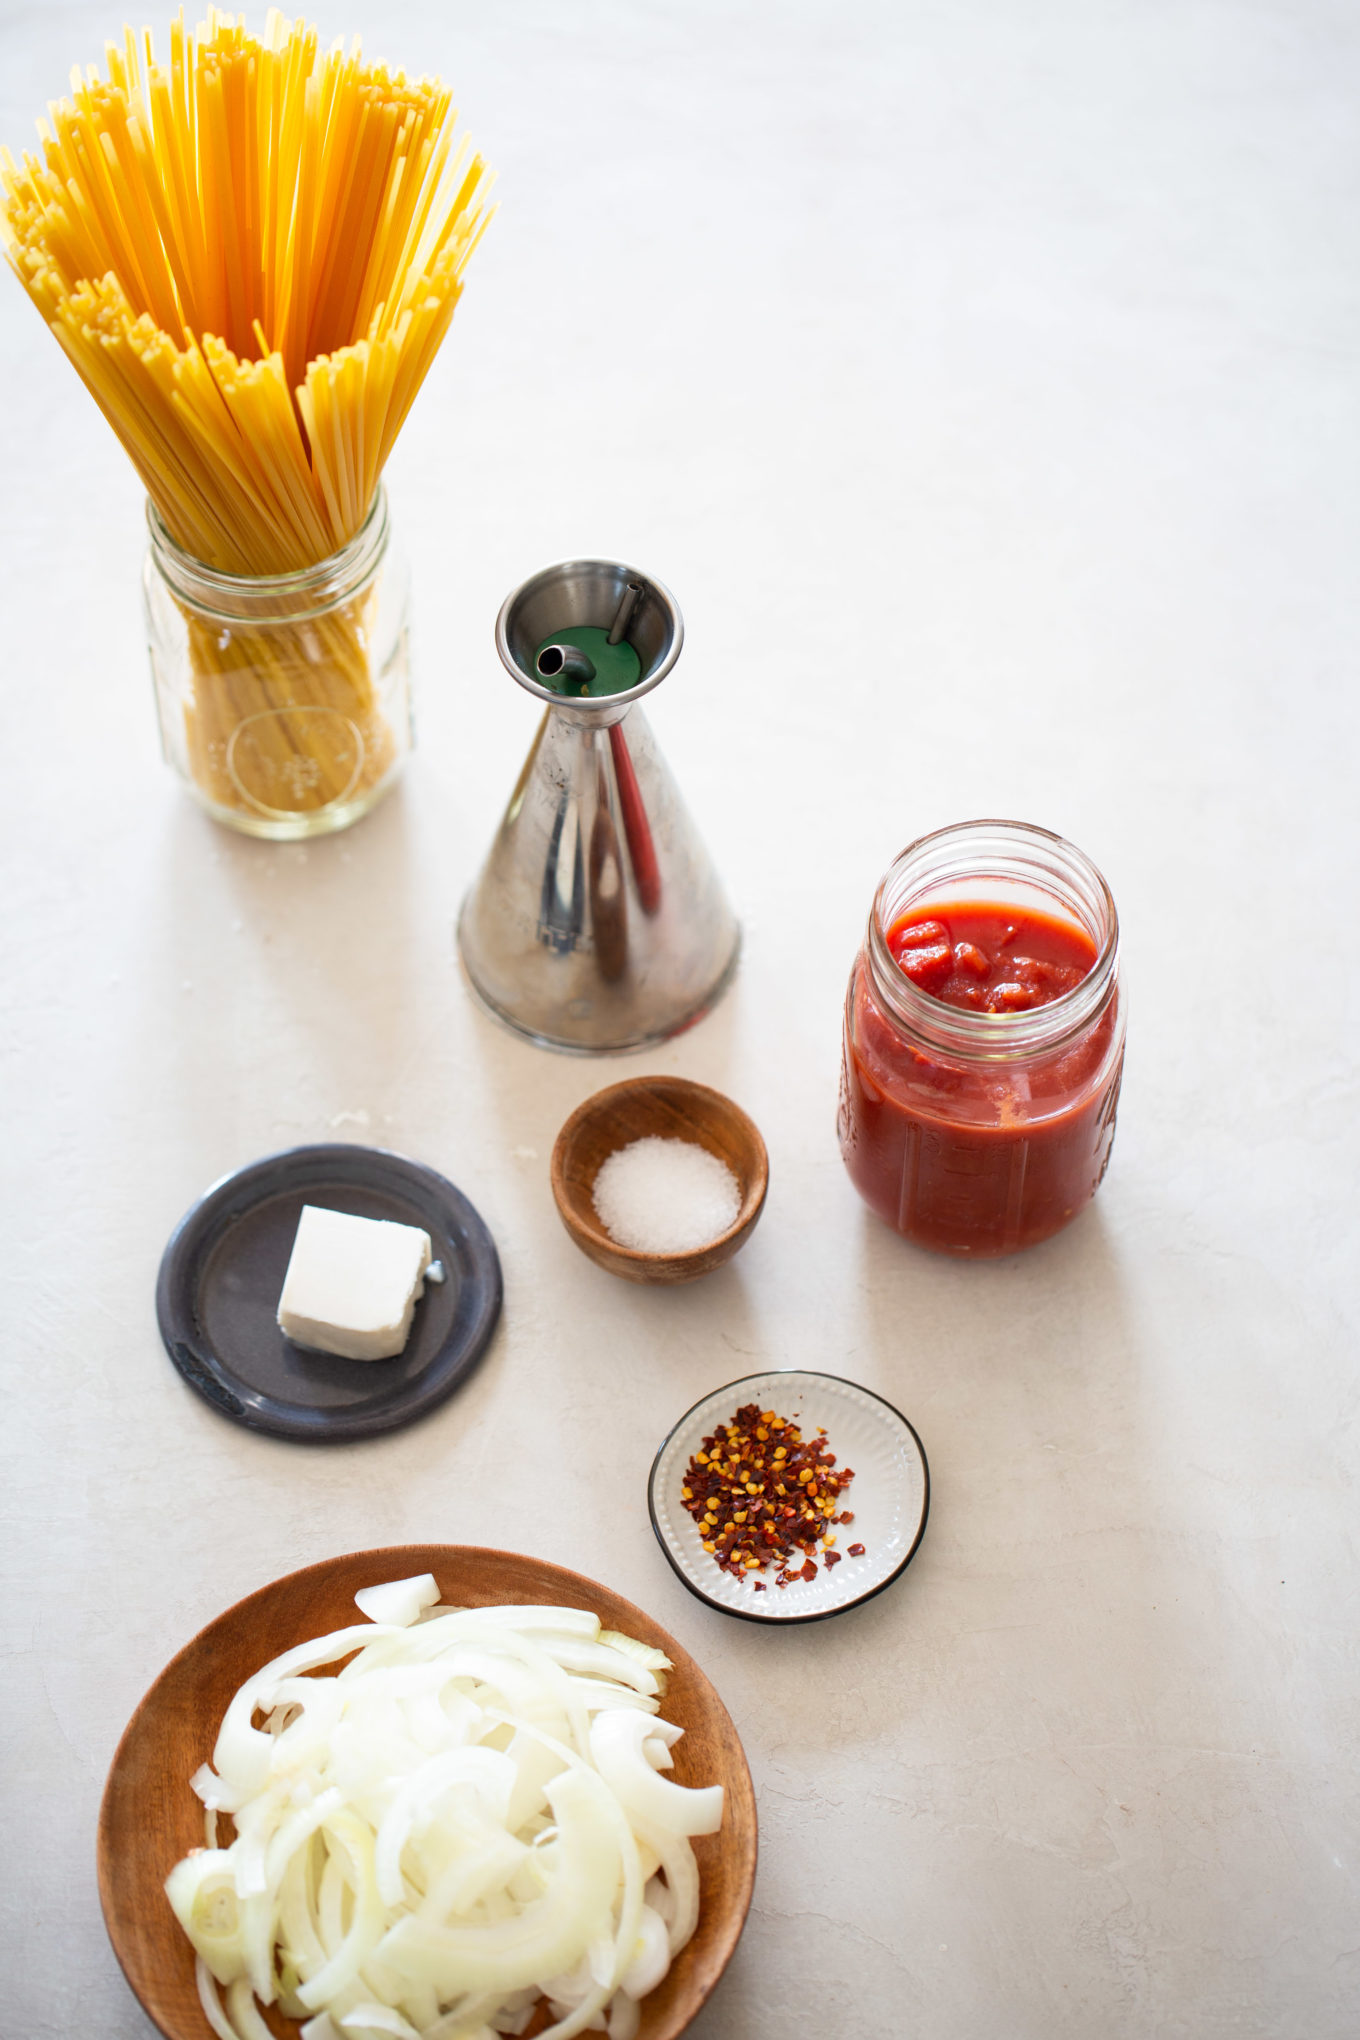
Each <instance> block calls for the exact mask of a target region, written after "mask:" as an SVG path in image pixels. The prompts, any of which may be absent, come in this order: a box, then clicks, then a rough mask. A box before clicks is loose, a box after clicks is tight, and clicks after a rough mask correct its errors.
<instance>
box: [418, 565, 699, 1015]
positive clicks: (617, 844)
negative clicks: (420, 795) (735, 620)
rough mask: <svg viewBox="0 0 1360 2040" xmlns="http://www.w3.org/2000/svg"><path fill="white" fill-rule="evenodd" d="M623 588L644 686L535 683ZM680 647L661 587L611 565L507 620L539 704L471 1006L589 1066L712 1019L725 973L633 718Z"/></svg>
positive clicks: (506, 641)
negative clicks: (571, 688)
mask: <svg viewBox="0 0 1360 2040" xmlns="http://www.w3.org/2000/svg"><path fill="white" fill-rule="evenodd" d="M632 587H636V589H637V593H636V594H635V595H634V598H633V602H634V606H633V610H632V620H631V621H630V625H629V629H628V638H629V641H630V642H631V643H632V644H633V645H634V646H635V648H636V649H637V650H638V653H639V657H640V659H641V662H642V678H641V680H640V682H639V684H638V685H637V686H636V687H635V688H632V689H631V690H630V691H629V692H628V693H626V694H617V695H613V696H604V697H603V698H601V699H598V700H588V699H573V698H568V697H559V696H557V695H556V694H555V693H554V692H553V690H552V689H551V688H548V687H545V686H543V685H542V684H541V683H540V682H539V680H538V679H537V678H536V677H535V675H534V671H533V666H532V659H533V652H534V648H535V647H536V646H537V645H538V644H540V643H541V642H542V640H543V639H544V638H545V637H546V636H547V635H549V633H551V632H556V631H563V632H565V630H566V629H567V628H569V627H570V626H571V625H572V624H577V625H579V624H583V623H586V624H591V625H594V626H595V627H597V628H603V629H608V628H609V626H610V623H611V621H612V619H613V618H614V616H615V614H616V613H617V611H618V608H619V604H620V601H621V599H622V597H623V595H624V593H625V592H626V591H628V590H629V589H630V588H632ZM682 637H683V626H682V625H681V622H680V615H679V611H678V610H677V609H676V607H675V604H674V601H673V599H672V598H671V596H670V595H669V593H668V592H667V591H666V590H665V589H664V588H663V587H662V586H661V584H660V583H659V582H656V581H652V580H650V579H649V578H648V577H647V576H645V575H641V574H638V573H636V572H634V570H632V569H631V568H628V567H624V566H621V565H619V564H618V563H617V562H613V561H596V560H587V561H571V562H568V563H566V564H565V565H563V566H560V567H550V568H548V569H547V570H546V571H545V572H544V573H542V574H537V575H535V576H534V578H533V579H532V580H531V581H527V582H526V583H525V584H524V587H523V588H521V589H517V590H516V591H515V593H514V594H513V595H512V596H510V598H509V600H508V601H507V602H506V604H505V606H504V608H503V609H502V611H501V617H500V621H499V623H498V625H497V643H498V646H499V648H500V651H501V656H502V658H503V660H504V661H505V664H506V666H507V667H508V669H509V670H510V672H511V673H512V674H513V676H514V677H515V679H516V680H518V681H519V683H520V684H521V686H524V687H526V688H527V689H528V691H529V692H530V693H532V694H535V695H537V696H538V698H539V699H540V700H543V701H545V702H547V703H548V704H549V706H548V708H547V712H546V713H545V715H544V717H543V721H542V723H541V724H540V726H539V731H538V735H537V737H536V738H535V740H534V744H533V748H532V749H531V750H530V752H529V756H528V757H527V759H526V760H525V763H524V768H523V770H522V771H521V773H520V776H519V780H518V782H517V784H516V786H515V790H514V792H513V793H512V795H511V796H510V804H509V806H508V808H507V809H506V811H505V816H504V819H503V820H502V822H501V826H500V829H499V831H498V833H497V836H496V839H495V841H494V843H493V844H492V846H491V851H490V854H489V855H488V857H487V860H486V863H485V865H484V866H483V868H482V872H481V875H480V876H479V878H478V879H477V882H476V884H475V885H474V886H473V888H472V890H471V892H470V893H469V894H468V896H467V899H466V900H465V901H464V903H463V910H462V913H461V915H460V916H459V922H458V944H459V948H460V950H461V952H462V958H463V965H464V968H465V969H466V971H467V975H468V978H469V980H470V982H471V984H472V987H473V989H474V991H475V992H476V993H477V996H478V997H479V998H480V999H481V1000H482V1001H483V1003H484V1004H485V1005H486V1006H488V1007H489V1008H490V1009H491V1011H492V1012H493V1013H495V1014H496V1015H497V1016H498V1017H499V1018H500V1019H502V1020H504V1021H505V1022H506V1023H507V1024H508V1025H509V1026H511V1027H513V1028H515V1029H516V1031H517V1032H519V1033H520V1034H523V1035H526V1036H527V1037H528V1038H529V1039H530V1040H532V1041H536V1042H540V1043H542V1044H544V1045H545V1046H548V1047H552V1048H560V1049H567V1050H571V1051H574V1052H576V1053H577V1054H582V1055H601V1054H606V1053H609V1052H611V1051H617V1050H621V1049H629V1048H641V1047H643V1046H645V1045H646V1044H647V1043H649V1042H657V1041H664V1040H665V1039H667V1037H668V1036H670V1035H672V1034H678V1033H679V1032H680V1031H681V1029H682V1028H685V1027H688V1026H690V1025H692V1024H693V1022H694V1021H696V1020H698V1019H699V1018H701V1017H702V1015H703V1014H704V1013H706V1012H707V1011H708V1009H709V1007H710V1006H711V1005H712V1004H713V1002H714V1001H715V1000H716V999H717V998H718V996H719V995H720V993H721V992H722V991H723V989H724V988H725V986H726V985H727V983H728V980H729V979H730V977H731V975H732V972H733V970H734V969H735V966H736V961H737V952H738V948H739V945H740V929H739V927H738V925H737V921H736V918H735V916H734V915H733V913H732V909H731V907H730V906H729V905H728V903H727V899H726V896H725V895H724V893H723V889H722V886H721V884H720V883H719V880H718V876H717V873H716V872H715V870H714V868H713V865H712V863H711V861H710V859H709V857H708V854H707V852H706V851H705V849H704V847H703V844H702V843H701V842H700V840H699V838H698V836H697V835H696V833H695V830H694V826H693V824H692V823H691V821H690V819H689V816H688V814H687V813H686V811H685V806H684V803H683V801H682V800H681V798H680V794H679V791H678V789H677V787H676V785H675V781H674V780H673V779H672V777H671V775H670V773H669V771H668V770H667V768H666V764H665V761H664V760H663V759H662V757H661V755H660V753H659V752H658V751H657V748H656V745H655V742H654V740H653V738H652V733H651V730H650V728H649V727H648V724H647V721H646V718H645V716H644V715H643V713H642V710H641V709H640V708H639V707H637V706H636V705H635V704H636V702H637V700H638V697H639V696H640V695H642V694H645V693H648V692H650V690H651V689H652V688H653V687H654V686H656V685H657V683H658V682H659V681H660V680H661V679H662V678H663V677H664V675H665V674H666V673H667V672H669V670H670V668H671V666H672V665H673V664H674V662H675V659H676V657H677V655H678V653H679V649H680V644H681V641H682Z"/></svg>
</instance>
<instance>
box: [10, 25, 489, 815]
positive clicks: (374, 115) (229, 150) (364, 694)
mask: <svg viewBox="0 0 1360 2040" xmlns="http://www.w3.org/2000/svg"><path fill="white" fill-rule="evenodd" d="M106 55H107V70H108V78H107V80H106V81H105V80H101V79H100V77H99V76H98V74H97V73H96V72H95V71H94V69H93V68H91V69H90V70H89V71H88V72H86V73H85V74H83V75H82V73H81V72H80V71H78V70H77V71H76V72H74V73H73V75H72V82H71V96H70V97H69V98H68V99H63V100H61V101H59V102H57V103H55V104H53V105H52V106H51V107H50V108H49V115H48V119H47V120H46V121H40V122H39V124H38V130H39V136H40V139H41V144H42V147H41V154H40V155H39V156H36V157H35V156H32V155H25V157H24V160H23V163H22V165H18V164H16V163H15V161H14V159H13V157H12V156H11V155H10V154H9V152H8V151H7V150H5V151H0V180H2V181H3V187H4V199H3V206H0V233H3V236H4V240H5V246H6V253H7V255H8V257H9V260H10V263H11V265H12V266H13V268H14V269H15V271H16V272H17V274H18V276H19V278H20V280H21V282H22V283H23V284H24V287H25V289H26V290H27V291H28V293H29V295H30V297H31V298H32V299H33V301H34V303H35V304H36V305H37V307H38V309H39V311H40V312H41V313H42V315H43V317H44V318H45V319H46V321H47V323H48V324H49V326H50V327H51V329H52V331H53V332H54V333H55V335H56V337H57V339H58V341H59V342H60V344H61V346H62V347H63V349H64V350H65V352H66V354H67V356H68V358H69V359H70V361H71V362H72V364H73V366H74V367H75V369H76V371H77V373H78V374H79V375H80V377H81V379H82V380H83V381H84V383H85V385H86V387H87V389H88V390H89V391H90V393H91V395H92V396H93V398H94V400H95V402H96V403H97V404H98V405H99V407H100V409H101V410H102V411H103V413H104V415H105V417H106V418H107V419H108V420H109V422H110V424H111V425H112V426H113V428H114V430H115V431H116V432H117V434H118V436H119V438H120V439H121V441H122V443H123V445H124V447H125V448H126V450H127V452H128V455H129V457H130V458H131V460H132V462H133V464H134V466H135V467H136V469H137V472H138V474H139V475H140V476H141V479H142V481H143V483H144V484H145V486H146V490H147V493H148V495H149V497H150V498H151V501H152V503H153V504H154V506H155V509H156V512H157V513H158V516H159V518H160V520H161V522H162V524H163V526H164V529H165V531H166V532H167V533H168V535H169V537H170V539H171V540H172V541H173V543H174V544H175V545H176V546H177V547H179V548H180V549H181V550H182V552H183V553H185V554H187V555H188V556H189V557H190V559H191V560H194V561H198V562H201V563H202V564H203V565H204V566H205V567H207V568H208V569H210V570H213V571H215V572H216V573H218V574H222V575H229V576H240V577H268V576H279V575H287V574H295V573H299V572H302V571H304V570H307V569H310V568H313V567H315V566H316V565H317V564H318V563H319V562H321V561H324V560H326V559H328V558H329V557H330V556H331V555H333V554H335V553H336V552H337V551H339V550H340V549H341V548H344V547H345V546H347V545H348V544H350V543H351V542H352V541H353V540H354V539H355V537H356V535H357V534H358V533H359V532H360V530H361V528H362V527H363V525H364V521H365V518H366V517H367V516H368V514H369V512H370V507H371V505H372V504H373V501H374V498H375V495H376V492H377V489H378V481H379V477H380V475H381V473H382V469H383V464H384V462H385V461H386V459H387V456H388V454H389V453H390V451H391V448H392V445H393V442H394V441H395V439H396V436H397V433H398V432H399V431H400V429H401V425H402V422H403V420H404V419H405V417H406V415H407V413H408V412H409V410H410V408H411V404H412V402H413V401H414V399H415V396H416V393H417V391H418V390H419V388H420V386H421V383H422V382H423V381H424V378H425V376H426V374H427V372H428V370H429V368H430V364H431V362H432V361H433V359H434V355H435V353H436V351H437V349H438V347H439V344H440V342H441V340H442V339H443V337H444V334H445V333H446V331H447V330H448V326H449V322H450V320H451V319H452V317H453V312H454V308H455V306H456V304H457V302H458V298H459V296H460V294H461V290H462V275H463V271H464V269H465V267H466V264H467V261H468V258H469V256H470V255H471V253H472V250H473V248H474V247H475V246H476V243H477V241H478V239H479V238H480V235H481V233H482V231H483V229H484V227H485V225H486V222H487V219H488V217H489V214H488V210H487V206H486V193H487V189H488V178H487V175H486V171H485V167H484V165H483V163H482V161H481V159H480V157H477V156H474V155H472V154H471V153H470V151H469V149H468V145H467V143H466V141H464V142H462V143H460V144H459V145H458V146H456V147H455V146H454V141H453V123H454V113H453V109H452V106H451V103H450V95H449V92H448V90H447V88H446V87H445V86H443V85H442V84H440V83H439V82H438V81H437V80H433V79H427V78H422V79H419V80H417V81H415V82H411V81H409V80H408V79H407V78H406V76H405V74H404V73H403V72H400V71H398V72H395V73H394V72H391V71H389V70H388V69H386V68H385V67H384V66H380V65H366V64H364V63H363V62H362V61H361V59H360V52H359V45H358V43H357V41H356V43H355V44H354V46H353V47H352V48H351V49H350V50H349V51H346V50H345V48H344V46H343V44H341V43H337V44H336V45H335V46H334V47H333V48H332V49H330V50H328V51H326V52H325V53H324V54H323V53H321V52H320V51H319V49H318V43H317V36H316V31H315V30H314V29H312V28H310V27H308V26H307V24H306V23H305V22H303V21H295V22H291V23H290V22H288V21H286V20H284V18H283V17H282V16H281V15H280V14H279V13H278V12H277V11H273V10H271V12H270V14H269V15H268V17H267V20H266V23H265V29H264V33H263V36H261V37H255V36H252V35H250V34H248V33H247V32H246V30H245V28H244V27H243V26H242V25H241V23H240V22H239V21H237V20H235V19H233V18H232V17H230V16H228V15H226V14H223V13H221V12H219V11H217V10H216V9H210V10H209V14H208V19H207V21H206V22H205V23H203V24H201V25H200V26H199V28H198V29H197V30H196V31H195V32H194V33H192V34H191V33H189V32H188V31H187V30H186V27H185V24H184V19H183V15H182V13H181V16H180V18H179V19H178V20H177V21H176V22H175V23H173V24H172V26H171V31H170V62H169V64H168V66H167V65H164V64H161V63H158V62H157V61H156V58H155V55H154V51H153V48H152V42H151V37H150V34H149V33H146V34H144V36H143V37H142V39H141V40H140V42H139V40H138V39H137V38H136V37H135V36H134V35H133V34H132V32H131V30H128V31H125V37H124V43H123V45H122V47H121V48H120V47H118V46H117V45H114V44H110V45H109V46H108V48H107V52H106ZM371 600H372V598H371V595H365V596H361V597H359V598H357V599H356V600H355V602H353V603H350V604H341V605H340V606H338V607H333V608H332V609H331V610H330V611H329V612H328V613H327V614H325V615H324V616H323V617H321V619H320V620H319V622H318V623H317V624H316V625H315V626H309V630H310V635H309V636H306V637H305V638H304V636H303V635H302V634H300V633H299V632H298V631H296V630H293V631H291V632H290V631H289V630H288V629H268V630H266V629H264V628H263V627H260V628H255V627H253V626H251V625H250V624H249V623H243V624H242V625H241V627H240V628H237V629H234V630H232V631H230V632H227V633H223V632H222V631H221V630H220V629H218V628H206V627H201V626H200V627H198V628H195V627H194V619H193V617H192V614H191V616H190V659H191V665H192V671H193V681H194V687H193V700H192V704H191V706H190V708H189V710H188V717H189V723H190V728H189V731H188V751H189V757H190V760H191V771H192V773H193V775H194V777H195V779H196V781H197V783H198V785H199V787H200V789H201V791H202V792H203V793H204V794H205V795H206V796H207V797H208V798H209V800H210V802H211V803H212V804H214V805H216V806H218V807H219V808H226V809H228V810H230V809H232V808H240V807H241V806H242V804H243V802H244V803H245V804H247V805H248V804H249V803H248V798H247V796H245V795H244V794H243V793H242V791H241V789H240V787H239V786H238V785H237V784H236V782H235V780H234V778H233V775H232V772H231V769H230V760H229V758H228V745H229V738H230V733H231V731H232V730H233V729H234V728H236V727H237V726H239V724H240V723H241V721H242V720H243V718H247V717H251V716H254V717H257V718H263V719H264V720H265V721H266V722H268V718H269V717H270V714H271V712H272V713H273V715H274V722H273V724H272V725H270V727H269V735H268V739H267V741H268V742H269V743H270V744H272V745H274V746H275V747H282V750H283V752H284V753H285V754H286V755H285V756H284V757H283V759H282V760H281V761H280V762H281V764H282V765H285V766H287V765H289V764H290V762H291V764H292V765H293V766H295V767H296V768H297V769H296V770H293V771H292V776H291V783H292V784H293V785H294V787H295V789H296V790H297V804H298V806H299V807H301V808H304V809H306V808H312V809H319V808H323V807H325V806H327V805H329V804H330V803H332V802H334V801H335V800H336V799H338V798H339V797H340V796H341V792H342V784H341V782H342V781H343V782H344V789H343V790H344V792H345V797H347V798H349V797H352V796H353V793H354V791H355V788H354V785H353V783H352V782H353V778H354V771H353V760H352V758H347V757H340V758H337V757H335V756H334V755H332V753H333V751H334V744H333V742H331V741H330V740H329V739H328V737H327V735H326V734H325V733H326V732H330V731H332V730H333V729H334V728H337V727H339V723H338V720H337V718H336V717H325V716H320V717H318V716H315V715H312V716H308V715H307V714H306V713H299V711H308V710H315V709H317V708H331V709H334V710H336V711H337V712H338V715H339V716H340V717H343V718H345V719H346V720H347V721H349V722H350V724H351V725H352V726H353V728H354V729H355V730H357V731H358V732H359V735H360V739H361V741H360V746H359V748H360V751H361V752H362V755H363V762H362V766H361V769H360V789H362V786H363V785H368V786H374V785H376V784H378V783H379V782H380V781H381V779H382V778H383V776H384V775H385V774H386V772H387V770H388V768H389V766H390V763H391V755H392V741H391V734H390V732H387V731H385V730H384V729H383V727H382V725H381V717H380V716H379V715H378V714H377V711H376V704H375V699H374V689H373V676H372V674H371V672H370V670H369V654H368V645H367V639H368V624H369V622H370V620H371V618H370V614H369V611H370V609H371ZM224 635H225V636H226V637H227V638H228V640H229V642H228V643H227V644H225V645H223V644H222V643H221V642H220V640H221V639H222V638H223V637H224ZM342 749H343V746H342Z"/></svg>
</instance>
